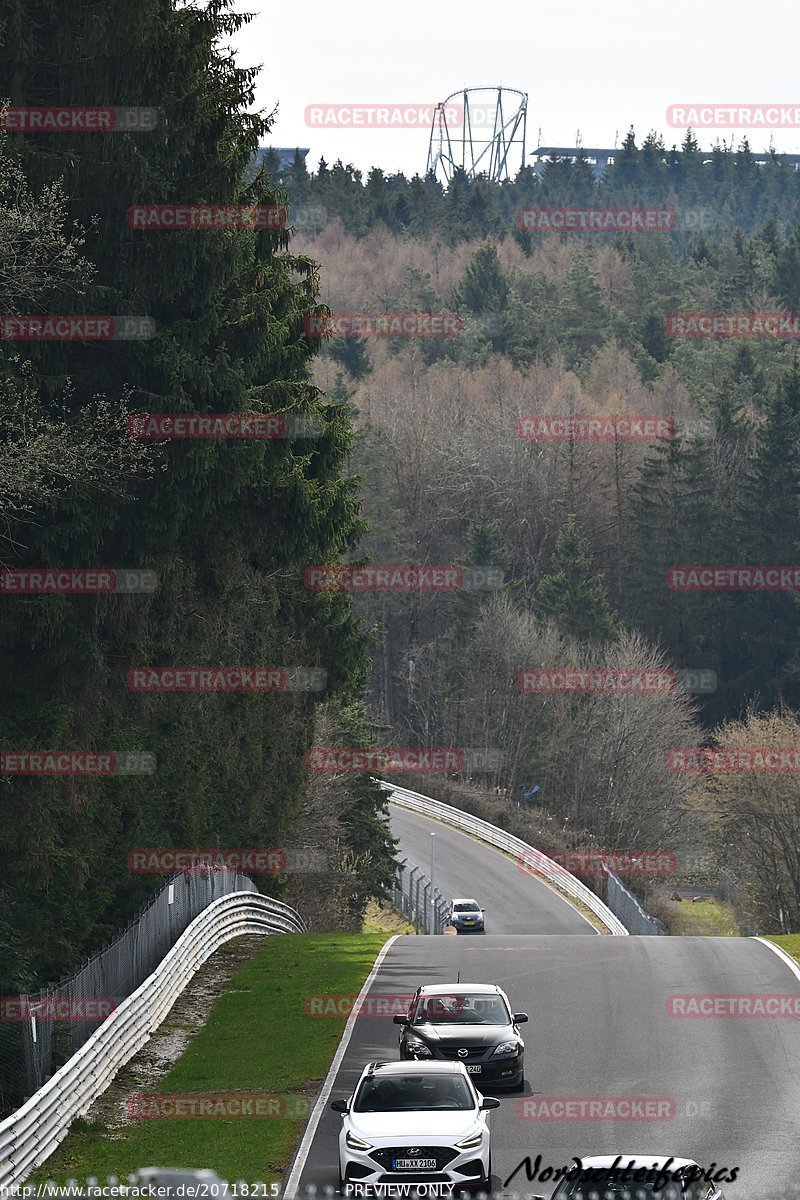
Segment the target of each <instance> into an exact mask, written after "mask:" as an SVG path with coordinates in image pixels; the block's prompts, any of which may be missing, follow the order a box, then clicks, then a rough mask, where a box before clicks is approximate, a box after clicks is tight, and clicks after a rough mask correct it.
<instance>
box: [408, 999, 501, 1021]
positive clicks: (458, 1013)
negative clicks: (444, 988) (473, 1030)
mask: <svg viewBox="0 0 800 1200" xmlns="http://www.w3.org/2000/svg"><path fill="white" fill-rule="evenodd" d="M448 1022H452V1023H453V1024H455V1025H510V1024H511V1015H510V1013H509V1011H508V1009H507V1008H506V1006H505V1003H504V1002H503V999H502V997H500V996H482V995H477V996H473V995H470V994H468V993H466V994H465V993H448V994H447V995H446V996H420V998H419V1000H418V1001H417V1007H416V1009H415V1010H414V1014H413V1018H412V1024H413V1025H426V1024H434V1025H445V1024H447V1023H448Z"/></svg>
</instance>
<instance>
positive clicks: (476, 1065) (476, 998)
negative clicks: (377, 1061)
mask: <svg viewBox="0 0 800 1200" xmlns="http://www.w3.org/2000/svg"><path fill="white" fill-rule="evenodd" d="M527 1019H528V1014H527V1013H520V1012H518V1013H514V1012H512V1011H511V1005H510V1003H509V1000H508V996H507V995H506V994H505V992H504V991H503V990H502V989H501V988H499V987H498V986H497V984H496V983H459V984H455V985H453V984H447V985H445V984H426V985H424V986H423V987H419V988H417V990H416V992H415V993H414V996H413V998H412V1000H411V1004H410V1006H409V1010H408V1013H407V1014H406V1015H405V1016H402V1015H400V1014H398V1015H397V1016H395V1017H394V1018H393V1020H394V1023H395V1025H402V1027H403V1029H402V1032H401V1034H400V1058H401V1060H403V1061H410V1060H412V1059H417V1060H419V1061H423V1062H431V1061H440V1062H441V1061H445V1062H460V1063H463V1064H464V1066H465V1067H466V1069H467V1073H468V1074H469V1075H470V1076H471V1077H472V1081H473V1083H475V1084H476V1085H477V1086H478V1087H480V1089H481V1091H485V1089H486V1088H487V1087H489V1086H491V1087H503V1088H509V1089H510V1090H512V1091H517V1092H521V1091H522V1090H523V1088H524V1086H525V1042H524V1041H523V1040H522V1035H521V1034H520V1032H519V1029H518V1028H517V1026H518V1025H521V1024H522V1023H523V1021H527Z"/></svg>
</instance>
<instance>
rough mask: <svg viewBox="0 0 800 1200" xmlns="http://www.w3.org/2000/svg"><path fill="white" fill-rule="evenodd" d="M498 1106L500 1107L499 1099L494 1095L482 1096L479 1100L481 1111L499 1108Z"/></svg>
mask: <svg viewBox="0 0 800 1200" xmlns="http://www.w3.org/2000/svg"><path fill="white" fill-rule="evenodd" d="M499 1107H500V1101H499V1100H496V1099H495V1098H494V1096H484V1097H483V1099H482V1100H481V1110H482V1111H483V1110H485V1109H487V1108H499Z"/></svg>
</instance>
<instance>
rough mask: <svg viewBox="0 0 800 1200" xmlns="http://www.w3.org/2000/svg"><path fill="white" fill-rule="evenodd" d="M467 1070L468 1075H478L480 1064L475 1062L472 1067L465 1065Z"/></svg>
mask: <svg viewBox="0 0 800 1200" xmlns="http://www.w3.org/2000/svg"><path fill="white" fill-rule="evenodd" d="M467 1072H468V1073H469V1074H470V1075H480V1073H481V1064H480V1063H477V1064H476V1065H475V1066H474V1067H473V1066H467Z"/></svg>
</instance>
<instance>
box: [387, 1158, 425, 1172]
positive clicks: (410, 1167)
mask: <svg viewBox="0 0 800 1200" xmlns="http://www.w3.org/2000/svg"><path fill="white" fill-rule="evenodd" d="M392 1170H393V1171H435V1170H436V1159H435V1158H394V1159H392Z"/></svg>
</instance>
